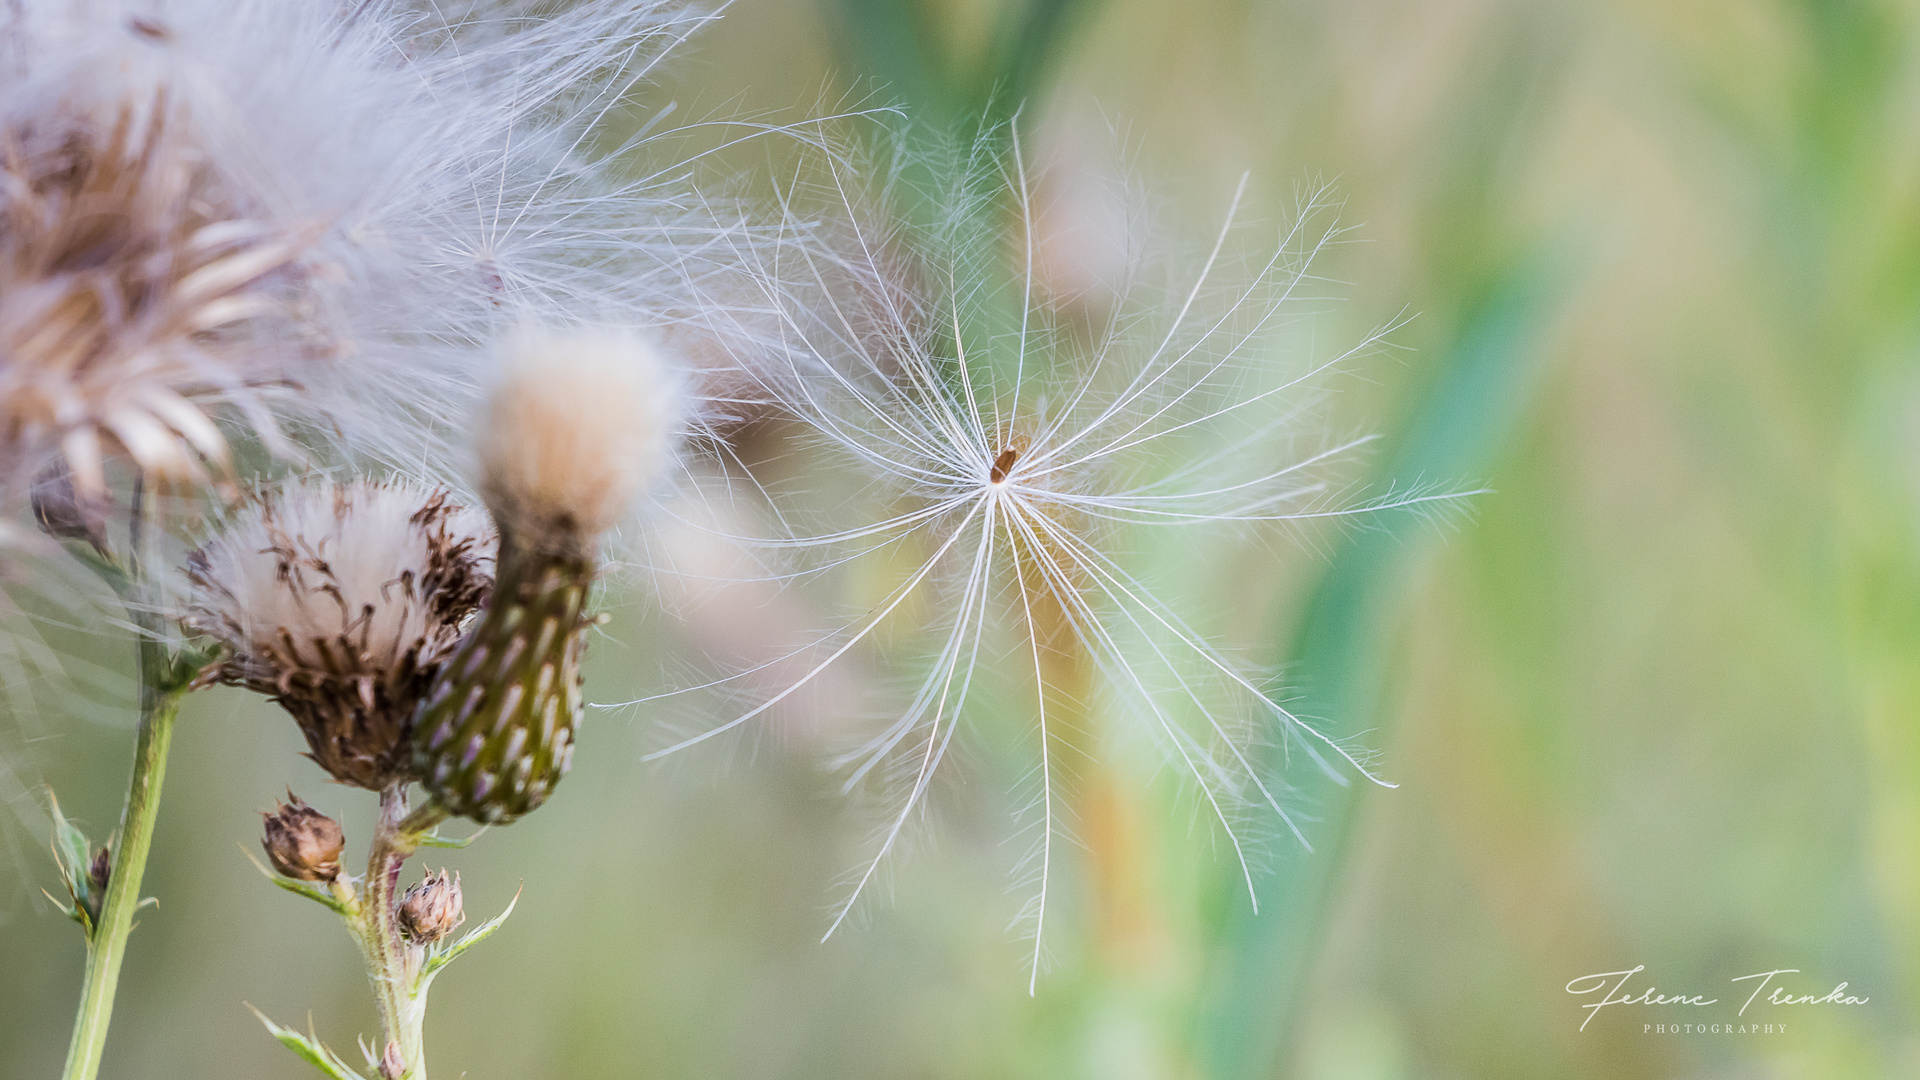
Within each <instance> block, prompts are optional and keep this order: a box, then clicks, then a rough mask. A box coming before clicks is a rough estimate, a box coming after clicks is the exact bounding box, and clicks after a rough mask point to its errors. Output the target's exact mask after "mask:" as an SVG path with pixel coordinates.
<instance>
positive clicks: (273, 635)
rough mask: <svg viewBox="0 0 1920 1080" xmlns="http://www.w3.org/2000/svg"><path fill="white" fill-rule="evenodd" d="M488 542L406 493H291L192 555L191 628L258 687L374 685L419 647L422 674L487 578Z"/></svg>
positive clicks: (444, 508) (420, 493) (463, 517)
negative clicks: (317, 675)
mask: <svg viewBox="0 0 1920 1080" xmlns="http://www.w3.org/2000/svg"><path fill="white" fill-rule="evenodd" d="M492 534H493V530H492V528H491V527H490V526H489V525H488V523H487V520H486V516H485V515H484V514H482V513H480V512H478V511H476V510H471V509H466V508H462V507H452V506H448V505H446V503H445V493H444V492H438V491H433V490H430V489H427V488H425V487H421V486H418V485H415V484H412V483H407V482H388V483H380V482H375V481H371V480H355V481H352V482H351V483H347V484H335V483H333V482H331V481H325V480H322V481H314V482H307V483H300V484H290V485H288V486H287V487H285V488H283V489H282V490H280V491H279V492H276V493H274V494H272V495H269V496H267V497H265V498H263V499H261V500H259V501H258V502H256V503H254V504H253V505H252V506H250V507H249V508H248V509H247V510H245V511H244V512H242V513H241V514H240V515H239V516H238V517H236V518H235V519H234V520H233V521H232V522H231V523H230V524H229V526H228V527H227V528H226V530H225V531H223V532H222V533H221V534H220V536H218V537H217V538H215V539H214V540H212V541H211V542H209V543H208V544H206V545H205V546H204V547H202V548H201V549H200V550H199V551H197V552H195V553H194V556H193V558H192V561H191V567H190V570H189V576H190V577H191V579H192V582H193V595H192V601H191V607H190V610H189V614H188V616H187V619H186V622H187V623H188V625H190V626H191V627H193V628H194V629H196V630H199V631H201V632H202V633H206V634H209V635H211V636H212V637H214V638H216V639H218V640H219V641H221V642H222V643H223V644H225V645H226V646H227V648H228V649H229V650H230V651H231V652H232V654H233V660H234V661H236V662H237V663H238V664H239V665H240V666H241V667H243V668H245V669H247V671H246V672H245V673H244V674H245V676H247V677H251V678H253V679H256V680H265V681H272V680H274V679H276V678H280V677H282V676H284V675H285V674H286V673H287V672H288V671H290V670H293V669H305V670H311V671H316V672H326V673H327V674H330V675H345V674H349V673H367V674H375V675H379V674H384V673H386V672H388V671H391V670H393V669H394V668H396V667H397V666H399V665H401V664H402V663H403V661H404V660H405V659H406V657H407V654H408V653H409V652H410V651H415V650H417V652H416V653H415V659H416V660H418V661H419V662H421V663H430V662H432V661H433V659H434V658H435V657H436V656H437V654H438V653H440V652H443V651H445V649H447V648H449V647H451V645H452V644H453V642H454V641H455V640H457V638H458V634H459V623H460V621H461V620H462V619H464V617H465V616H466V615H467V614H468V613H470V612H471V611H472V610H473V608H474V607H475V606H477V604H478V601H479V598H480V595H482V594H483V592H484V589H485V588H486V586H487V583H488V582H489V580H490V578H491V573H490V571H491V563H492V552H493V535H492ZM343 642H344V643H347V644H348V647H347V648H342V647H340V644H341V643H343Z"/></svg>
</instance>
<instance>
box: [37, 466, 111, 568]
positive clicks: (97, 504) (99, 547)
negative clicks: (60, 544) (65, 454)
mask: <svg viewBox="0 0 1920 1080" xmlns="http://www.w3.org/2000/svg"><path fill="white" fill-rule="evenodd" d="M30 498H31V502H32V505H33V517H34V520H35V521H38V522H39V523H40V530H41V531H42V532H44V533H46V534H47V535H48V536H52V537H55V538H57V539H60V540H85V541H86V542H87V543H88V544H91V545H92V546H93V549H94V550H95V551H97V552H99V553H101V554H102V555H105V554H107V518H106V511H107V509H108V506H107V503H106V500H104V499H100V498H97V497H88V496H84V495H81V494H79V493H78V492H76V491H75V490H74V487H73V475H72V474H71V473H69V472H67V470H66V469H65V468H63V467H55V468H51V469H48V470H46V471H45V472H43V473H41V474H40V475H39V476H37V477H35V478H34V481H33V490H32V495H31V497H30Z"/></svg>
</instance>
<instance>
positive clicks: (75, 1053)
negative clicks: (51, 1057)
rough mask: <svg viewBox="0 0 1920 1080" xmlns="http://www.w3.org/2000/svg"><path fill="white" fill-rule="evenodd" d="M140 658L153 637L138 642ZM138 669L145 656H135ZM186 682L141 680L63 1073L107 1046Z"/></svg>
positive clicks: (92, 1061)
mask: <svg viewBox="0 0 1920 1080" xmlns="http://www.w3.org/2000/svg"><path fill="white" fill-rule="evenodd" d="M140 648H141V653H142V658H143V661H145V659H146V654H147V653H148V651H149V650H158V649H159V648H160V646H159V644H158V643H157V642H145V641H143V642H141V646H140ZM141 667H142V669H143V675H144V674H145V671H144V669H146V668H147V667H148V664H147V663H145V662H143V663H142V664H141ZM184 693H185V691H184V688H182V689H172V690H163V689H158V688H156V687H154V686H153V684H152V683H151V682H149V681H147V680H146V679H144V678H143V680H142V687H141V699H142V700H141V708H140V730H139V737H138V741H137V742H136V743H135V744H134V757H133V781H132V783H131V784H129V785H128V787H127V802H126V806H125V808H124V809H123V810H122V811H121V814H120V829H119V834H118V838H117V839H116V840H115V841H114V845H113V870H112V873H111V875H110V876H109V877H108V878H107V892H106V902H105V904H104V905H103V906H102V907H101V909H100V922H99V924H98V925H97V926H95V927H94V929H93V936H92V937H91V938H90V939H89V940H88V942H87V975H86V982H85V983H84V984H83V985H82V988H81V991H80V1014H79V1016H78V1017H77V1018H76V1019H75V1020H74V1024H73V1042H72V1044H71V1045H70V1047H69V1048H68V1050H67V1067H66V1071H65V1072H64V1073H62V1074H61V1075H62V1076H63V1077H65V1080H93V1077H94V1076H95V1075H96V1074H97V1073H98V1072H99V1071H100V1056H101V1054H102V1052H103V1051H104V1050H105V1048H106V1043H107V1024H108V1022H109V1021H110V1020H112V1018H113V997H114V991H115V989H116V988H117V987H118V986H119V983H120V962H121V960H123V959H124V958H125V957H126V952H127V935H128V934H129V933H130V932H131V931H132V930H133V916H134V912H135V911H137V910H138V909H139V907H140V880H141V878H142V877H143V876H144V875H145V873H146V869H147V852H148V850H149V849H150V848H151V847H152V846H153V826H154V821H155V819H157V818H158V817H159V814H160V785H161V782H162V781H164V780H165V779H166V775H167V749H168V747H169V745H171V744H172V742H173V723H174V720H175V718H177V717H178V716H179V715H180V699H181V698H182V697H183V696H184Z"/></svg>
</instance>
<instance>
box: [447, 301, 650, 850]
mask: <svg viewBox="0 0 1920 1080" xmlns="http://www.w3.org/2000/svg"><path fill="white" fill-rule="evenodd" d="M502 360H503V365H502V366H503V369H504V371H503V377H502V379H501V380H500V382H499V384H498V385H497V386H496V387H495V389H494V391H493V395H492V398H491V400H490V401H489V403H488V406H487V409H486V415H485V416H484V417H483V418H482V420H481V422H480V425H479V427H480V430H481V431H483V432H484V433H485V434H484V441H483V443H482V444H481V446H480V454H479V457H480V467H481V475H480V491H481V495H482V497H483V498H484V499H485V500H486V503H487V508H488V509H489V510H491V511H493V516H494V521H495V523H496V524H497V526H498V527H499V530H500V555H499V573H498V579H499V580H498V584H497V585H496V587H495V588H494V591H493V595H492V597H491V598H490V599H489V601H488V604H487V610H486V612H485V614H484V615H482V616H481V619H480V621H479V623H478V625H476V626H475V627H474V629H473V630H472V631H470V632H469V633H468V634H467V636H466V637H465V638H463V639H462V640H461V642H460V645H459V648H458V649H457V650H456V651H455V653H454V655H453V657H452V658H451V659H449V660H448V661H447V663H446V664H445V666H443V667H442V668H441V669H440V672H439V674H438V676H437V677H436V678H435V680H434V685H433V690H432V693H431V694H430V695H429V697H428V699H427V702H426V704H425V705H424V706H423V708H422V710H421V712H420V715H419V716H418V718H417V719H416V722H415V736H414V737H415V745H416V748H417V750H418V759H417V761H418V768H419V771H420V774H421V777H422V781H421V782H422V783H423V784H425V785H426V788H427V790H428V791H429V792H431V793H432V794H433V796H434V798H435V799H436V800H437V801H438V802H439V803H440V805H441V806H443V807H445V808H446V809H447V810H449V811H451V812H453V813H456V814H461V815H464V816H466V817H470V818H473V819H475V820H477V821H486V822H495V821H511V820H512V819H514V818H516V817H519V816H520V815H522V814H525V813H528V812H530V811H532V810H533V809H534V808H536V807H538V806H539V805H540V804H541V803H543V802H545V801H546V798H547V796H548V794H549V793H551V792H552V790H553V785H554V784H555V783H557V782H558V781H559V779H560V777H562V776H563V775H565V774H566V771H567V768H568V766H569V764H571V762H572V760H573V734H574V726H575V725H576V724H577V723H578V721H579V718H580V712H581V696H580V655H581V651H582V649H583V648H584V646H585V643H586V631H587V629H588V627H590V626H591V625H592V624H593V620H592V619H591V618H589V617H588V616H587V615H586V614H585V612H584V610H583V609H584V607H585V604H586V599H587V591H588V588H589V587H590V586H591V585H592V584H593V579H594V575H595V573H596V571H597V570H598V566H599V550H598V549H599V542H600V537H601V535H602V534H603V533H605V532H606V531H607V530H608V529H611V528H612V527H613V526H614V525H615V524H616V523H617V522H618V521H619V520H620V518H621V517H622V516H623V515H625V513H626V512H627V510H628V508H629V507H630V506H631V504H632V502H633V501H634V499H635V498H637V497H638V496H639V494H640V493H641V491H642V489H643V488H645V487H646V485H647V483H648V482H649V481H650V480H651V479H653V477H655V476H656V475H658V474H659V473H660V472H661V471H663V469H664V467H665V466H666V464H667V463H668V462H669V461H670V460H671V458H672V453H673V439H674V434H675V429H676V428H677V427H678V426H679V422H680V409H681V402H682V395H681V392H680V387H679V383H678V380H677V379H676V378H674V376H673V375H672V373H671V371H670V370H669V369H668V368H667V366H666V364H665V363H664V362H663V361H662V360H661V358H660V357H659V356H658V355H657V353H656V352H655V350H654V348H653V346H651V345H650V344H649V343H648V342H646V341H644V340H642V339H641V338H639V337H638V336H637V335H634V334H632V333H627V332H618V331H595V332H587V331H580V332H573V333H549V332H542V331H529V332H522V333H521V334H519V335H516V336H515V337H514V338H513V339H511V340H510V341H509V342H508V344H507V346H506V348H505V349H504V351H503V357H502Z"/></svg>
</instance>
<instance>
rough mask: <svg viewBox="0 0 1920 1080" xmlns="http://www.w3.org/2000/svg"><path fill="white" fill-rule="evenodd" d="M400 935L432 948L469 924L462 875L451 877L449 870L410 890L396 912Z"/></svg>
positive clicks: (433, 875) (401, 899)
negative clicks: (462, 895)
mask: <svg viewBox="0 0 1920 1080" xmlns="http://www.w3.org/2000/svg"><path fill="white" fill-rule="evenodd" d="M396 915H397V917H398V919H399V921H400V932H401V933H403V934H405V935H406V936H407V940H408V941H411V942H413V943H414V944H415V945H431V944H433V943H434V942H436V941H439V940H440V939H441V938H443V937H446V936H447V935H448V934H451V933H453V931H454V930H455V929H456V928H458V927H459V925H460V924H461V923H463V922H466V921H467V913H466V910H465V909H464V908H462V907H461V903H460V875H459V874H455V875H453V876H452V877H448V876H447V872H446V871H445V870H442V871H440V872H439V873H437V874H428V875H427V876H426V878H425V879H424V880H422V881H421V882H419V883H418V884H416V885H412V886H409V887H408V888H407V892H406V895H404V896H402V897H401V898H400V907H399V909H398V911H397V912H396Z"/></svg>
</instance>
